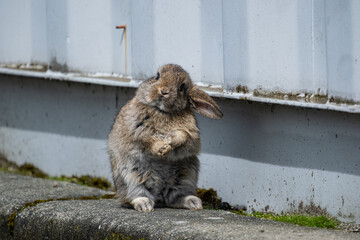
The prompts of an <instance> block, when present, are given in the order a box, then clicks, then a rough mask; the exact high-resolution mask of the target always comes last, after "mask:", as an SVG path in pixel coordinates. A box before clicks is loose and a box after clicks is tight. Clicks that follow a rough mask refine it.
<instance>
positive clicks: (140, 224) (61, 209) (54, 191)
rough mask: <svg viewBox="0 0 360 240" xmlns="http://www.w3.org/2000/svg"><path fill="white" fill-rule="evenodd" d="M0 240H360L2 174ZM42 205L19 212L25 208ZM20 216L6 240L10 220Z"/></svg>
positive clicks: (348, 235)
mask: <svg viewBox="0 0 360 240" xmlns="http://www.w3.org/2000/svg"><path fill="white" fill-rule="evenodd" d="M0 192H1V196H0V239H144V238H145V239H317V240H318V239H320V240H321V239H326V240H330V239H360V235H358V234H356V233H347V232H340V231H334V230H324V229H316V228H307V227H299V226H296V225H292V224H286V223H279V222H274V221H271V220H264V219H258V218H254V217H247V216H240V215H236V214H233V213H229V212H225V211H215V210H201V211H190V210H183V209H167V208H162V209H155V211H154V212H152V213H140V212H137V211H135V210H132V209H126V208H121V207H120V206H119V204H118V203H117V201H116V200H114V199H99V200H84V199H86V197H91V196H96V197H101V196H103V195H104V194H109V193H111V192H108V191H103V190H99V189H94V188H89V187H83V186H79V185H75V184H71V183H65V182H57V181H52V180H45V179H37V178H31V177H26V176H20V175H15V174H8V173H2V172H0ZM84 197H85V198H84ZM60 198H62V199H79V198H82V199H83V200H65V201H64V200H63V201H56V200H54V201H47V202H46V201H45V202H39V203H37V204H33V205H31V206H29V207H27V208H24V209H22V210H21V211H19V210H20V209H21V208H22V207H23V206H25V205H26V203H31V202H35V201H36V200H39V199H42V200H47V199H60ZM15 211H18V212H17V214H16V217H15V219H14V229H13V230H14V231H13V234H10V231H9V228H8V218H9V217H10V216H11V215H12V214H13V213H14V212H15Z"/></svg>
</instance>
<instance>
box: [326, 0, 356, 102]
mask: <svg viewBox="0 0 360 240" xmlns="http://www.w3.org/2000/svg"><path fill="white" fill-rule="evenodd" d="M326 33H327V42H326V44H327V65H328V68H327V70H328V91H329V95H331V96H339V97H343V98H346V99H354V100H356V101H359V100H360V64H359V61H360V41H359V40H360V2H359V1H357V0H346V1H342V0H334V1H326Z"/></svg>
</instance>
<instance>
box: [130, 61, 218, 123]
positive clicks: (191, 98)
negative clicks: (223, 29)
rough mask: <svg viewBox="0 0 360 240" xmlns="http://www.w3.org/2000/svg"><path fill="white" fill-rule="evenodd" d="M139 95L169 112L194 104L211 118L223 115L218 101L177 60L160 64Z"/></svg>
mask: <svg viewBox="0 0 360 240" xmlns="http://www.w3.org/2000/svg"><path fill="white" fill-rule="evenodd" d="M137 95H138V97H139V99H140V101H141V102H142V103H144V104H147V105H150V106H153V107H156V108H157V109H158V110H159V111H162V112H165V113H178V112H181V111H183V110H185V109H187V108H189V107H192V108H193V109H194V110H195V111H197V112H198V113H200V114H202V115H204V116H207V117H210V118H215V119H219V118H221V117H222V116H223V114H222V112H221V111H220V108H219V107H218V105H217V104H216V103H215V101H214V100H212V99H211V97H209V96H208V95H207V94H206V93H205V92H204V91H202V90H200V89H199V88H198V87H196V86H195V85H194V84H193V83H192V81H191V78H190V76H189V74H188V73H187V72H186V71H185V70H184V69H182V67H180V66H179V65H175V64H167V65H164V66H162V67H160V68H159V70H158V72H157V73H156V75H155V76H154V77H152V78H150V79H148V80H147V81H146V82H144V83H143V84H141V86H140V87H139V90H138V92H137Z"/></svg>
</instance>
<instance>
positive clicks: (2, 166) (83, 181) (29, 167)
mask: <svg viewBox="0 0 360 240" xmlns="http://www.w3.org/2000/svg"><path fill="white" fill-rule="evenodd" d="M0 171H4V172H9V173H16V174H21V175H26V176H32V177H38V178H46V179H52V180H57V181H65V182H71V183H76V184H80V185H84V186H89V187H95V188H100V189H103V190H112V189H113V187H112V185H111V183H110V182H109V181H108V180H107V179H105V178H104V177H94V176H90V175H82V176H80V177H78V176H75V175H73V176H71V177H70V176H65V175H61V176H60V177H51V176H49V175H48V174H46V173H45V172H43V171H42V170H41V169H39V168H38V167H36V166H34V165H33V164H31V163H24V164H22V165H20V166H19V165H17V164H16V163H14V162H11V161H8V160H7V159H6V157H5V156H4V155H1V154H0Z"/></svg>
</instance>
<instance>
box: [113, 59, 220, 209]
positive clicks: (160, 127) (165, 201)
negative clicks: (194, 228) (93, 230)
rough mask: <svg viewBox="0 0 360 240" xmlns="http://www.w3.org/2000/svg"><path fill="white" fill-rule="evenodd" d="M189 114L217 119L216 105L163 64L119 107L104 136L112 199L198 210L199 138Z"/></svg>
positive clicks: (140, 205)
mask: <svg viewBox="0 0 360 240" xmlns="http://www.w3.org/2000/svg"><path fill="white" fill-rule="evenodd" d="M194 110H195V111H196V112H198V113H200V114H202V115H204V116H206V117H209V118H213V119H220V118H221V117H222V116H223V114H222V112H221V110H220V108H219V106H218V105H217V104H216V103H215V101H214V100H212V99H211V98H210V97H209V96H208V95H207V94H206V93H205V92H204V91H202V90H200V89H199V88H198V87H197V86H195V85H194V84H193V83H192V81H191V79H190V76H189V74H188V73H187V72H186V71H185V70H184V69H183V68H182V67H181V66H179V65H175V64H167V65H164V66H162V67H160V68H159V69H158V72H157V74H156V75H155V76H154V77H151V78H150V79H148V80H146V81H144V82H143V83H142V84H141V85H140V86H139V88H138V90H137V91H136V94H135V97H134V98H132V99H131V100H130V101H129V102H128V103H127V104H126V105H125V106H123V107H122V109H121V110H120V112H119V113H118V115H117V116H116V119H115V122H114V124H113V127H112V129H111V131H110V134H109V139H108V153H109V155H110V161H111V167H112V175H113V180H114V183H115V189H116V198H118V199H119V201H120V204H121V205H122V206H124V207H126V206H127V207H131V208H134V209H135V210H137V211H140V212H151V211H153V210H154V207H155V206H156V207H161V206H163V207H172V208H185V209H193V210H197V209H202V202H201V199H200V198H198V197H196V196H195V194H196V188H197V181H198V173H199V159H198V158H197V155H198V154H199V152H200V134H199V129H198V127H197V122H196V118H195V114H194Z"/></svg>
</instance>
